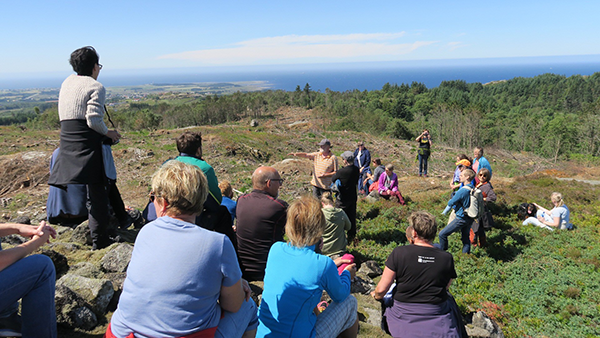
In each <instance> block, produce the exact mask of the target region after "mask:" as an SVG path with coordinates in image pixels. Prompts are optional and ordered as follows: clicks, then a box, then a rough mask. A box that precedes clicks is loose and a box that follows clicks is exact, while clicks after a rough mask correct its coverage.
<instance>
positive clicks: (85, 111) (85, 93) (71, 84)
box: [58, 74, 108, 135]
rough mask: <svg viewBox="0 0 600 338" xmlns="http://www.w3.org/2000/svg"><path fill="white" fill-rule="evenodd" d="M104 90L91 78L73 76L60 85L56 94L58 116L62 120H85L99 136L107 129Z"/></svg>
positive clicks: (104, 133)
mask: <svg viewBox="0 0 600 338" xmlns="http://www.w3.org/2000/svg"><path fill="white" fill-rule="evenodd" d="M105 98H106V89H104V86H103V85H102V84H101V83H100V82H98V81H96V80H94V78H93V77H91V76H80V75H77V74H73V75H71V76H69V77H68V78H67V79H66V80H65V81H64V82H63V83H62V85H61V87H60V93H59V94H58V116H59V118H60V120H61V121H63V120H86V121H87V125H88V127H90V128H91V129H93V130H95V131H97V132H98V133H100V134H101V135H106V133H107V132H108V128H107V127H106V124H105V123H104V119H103V118H104V100H105Z"/></svg>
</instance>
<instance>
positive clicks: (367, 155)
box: [354, 141, 371, 193]
mask: <svg viewBox="0 0 600 338" xmlns="http://www.w3.org/2000/svg"><path fill="white" fill-rule="evenodd" d="M354 165H355V166H356V167H357V168H358V172H359V174H360V178H359V180H358V190H359V191H362V192H365V193H369V187H365V186H364V180H365V178H367V175H366V174H367V172H368V173H371V169H370V167H369V166H370V165H371V152H369V149H367V148H365V143H364V142H363V141H360V142H358V144H357V148H356V150H355V151H354Z"/></svg>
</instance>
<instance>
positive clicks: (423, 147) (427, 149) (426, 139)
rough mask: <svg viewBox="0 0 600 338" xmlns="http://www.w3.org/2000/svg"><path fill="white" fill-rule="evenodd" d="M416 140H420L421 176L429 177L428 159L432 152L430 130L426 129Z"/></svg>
mask: <svg viewBox="0 0 600 338" xmlns="http://www.w3.org/2000/svg"><path fill="white" fill-rule="evenodd" d="M416 141H417V142H419V149H418V157H419V177H427V161H428V160H429V155H430V154H431V135H429V130H427V129H424V130H423V132H422V133H421V135H419V137H417V139H416Z"/></svg>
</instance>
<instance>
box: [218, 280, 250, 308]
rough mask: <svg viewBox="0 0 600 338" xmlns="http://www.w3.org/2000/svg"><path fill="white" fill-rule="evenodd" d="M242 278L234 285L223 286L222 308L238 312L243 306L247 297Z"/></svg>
mask: <svg viewBox="0 0 600 338" xmlns="http://www.w3.org/2000/svg"><path fill="white" fill-rule="evenodd" d="M242 280H243V279H241V278H240V280H239V281H237V283H235V284H233V285H232V286H221V295H220V296H219V304H220V305H221V309H223V310H225V311H229V312H237V311H238V310H239V309H240V308H241V307H242V303H243V302H244V298H246V294H245V291H244V287H243V285H242V283H243V282H242Z"/></svg>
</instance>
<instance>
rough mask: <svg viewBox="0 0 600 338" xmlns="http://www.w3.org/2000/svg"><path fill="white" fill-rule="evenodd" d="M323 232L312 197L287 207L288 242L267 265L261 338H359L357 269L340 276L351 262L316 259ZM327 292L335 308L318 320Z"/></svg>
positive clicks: (273, 251) (321, 218) (321, 217)
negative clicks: (353, 281)
mask: <svg viewBox="0 0 600 338" xmlns="http://www.w3.org/2000/svg"><path fill="white" fill-rule="evenodd" d="M324 229H325V216H324V215H323V213H322V212H321V204H320V203H319V201H317V200H316V199H315V198H313V197H312V196H305V197H302V198H300V199H298V200H296V201H295V202H294V203H292V204H291V205H290V206H289V208H288V212H287V223H286V225H285V232H286V234H287V236H288V238H289V242H288V243H283V242H277V243H275V244H273V246H272V247H271V250H270V251H269V257H268V259H267V268H266V270H265V279H264V282H265V284H264V292H263V294H262V302H261V304H260V310H259V326H258V332H257V333H256V336H257V337H302V338H306V337H309V338H310V337H338V336H339V337H356V335H357V331H358V319H357V316H356V307H357V304H356V298H354V296H352V295H350V282H351V279H353V278H354V274H355V273H356V265H355V264H349V265H348V266H347V267H346V268H345V269H344V271H343V272H342V274H341V275H339V274H338V270H337V266H339V265H341V264H343V263H349V261H348V260H343V259H337V260H336V261H335V262H334V261H333V260H332V259H331V258H329V257H327V256H324V255H320V254H317V253H315V246H316V245H317V244H318V243H319V241H320V240H321V237H322V235H323V231H324ZM323 290H325V291H327V293H328V294H329V296H330V297H331V299H332V300H333V302H332V303H331V304H329V306H328V307H327V308H326V309H325V310H324V311H323V312H321V313H320V314H319V315H316V312H318V311H315V307H316V306H317V304H318V303H319V302H320V301H321V295H322V292H323Z"/></svg>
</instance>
